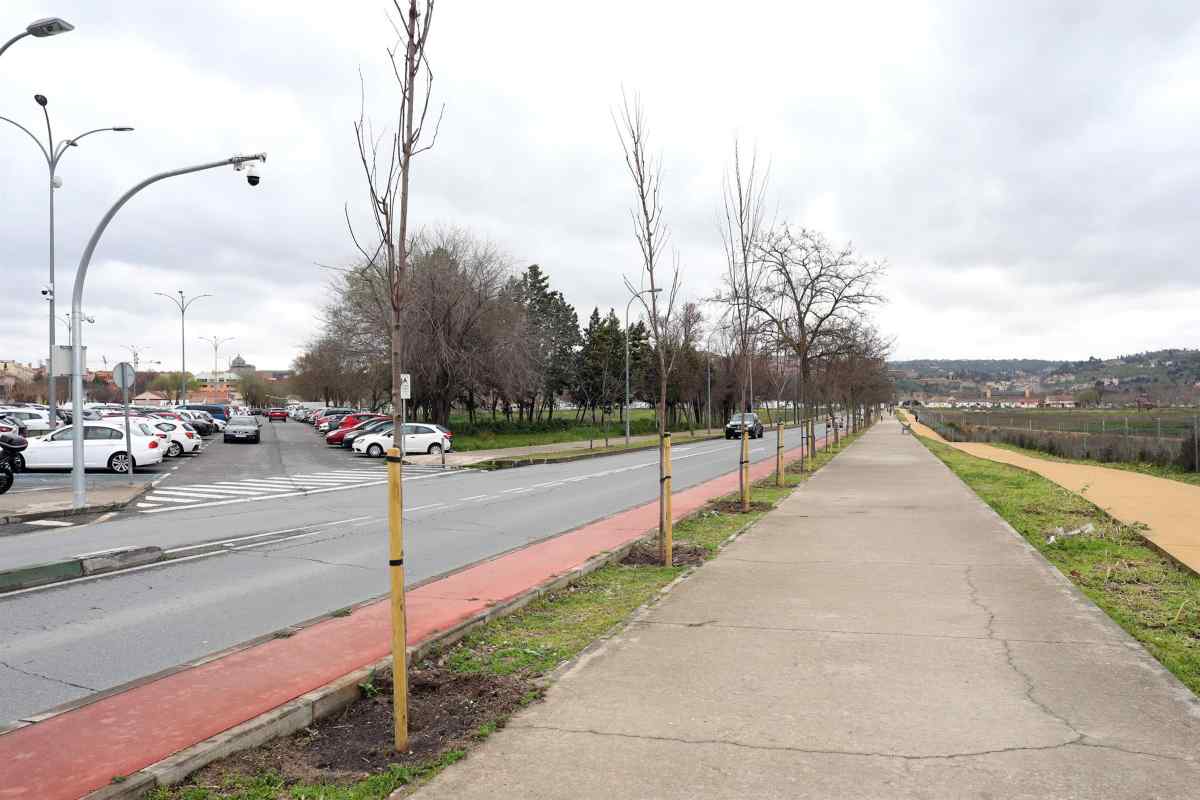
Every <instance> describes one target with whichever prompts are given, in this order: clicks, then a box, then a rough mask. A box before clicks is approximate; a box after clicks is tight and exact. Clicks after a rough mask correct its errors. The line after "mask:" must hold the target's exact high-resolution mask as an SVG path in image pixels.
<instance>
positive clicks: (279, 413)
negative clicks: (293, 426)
mask: <svg viewBox="0 0 1200 800" xmlns="http://www.w3.org/2000/svg"><path fill="white" fill-rule="evenodd" d="M267 419H268V420H270V421H271V422H275V421H276V420H283V421H284V422H287V421H288V414H287V409H286V408H271V409H268V410H267Z"/></svg>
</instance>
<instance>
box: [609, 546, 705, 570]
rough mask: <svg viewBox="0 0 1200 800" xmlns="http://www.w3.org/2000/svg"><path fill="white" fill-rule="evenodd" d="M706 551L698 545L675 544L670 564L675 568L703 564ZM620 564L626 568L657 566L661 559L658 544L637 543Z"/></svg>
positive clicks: (672, 548)
mask: <svg viewBox="0 0 1200 800" xmlns="http://www.w3.org/2000/svg"><path fill="white" fill-rule="evenodd" d="M705 555H706V551H705V549H704V548H703V547H700V546H699V545H695V544H691V543H690V542H675V543H674V544H673V546H672V547H671V563H672V564H673V565H674V566H676V567H690V566H693V565H695V564H702V563H704V556H705ZM621 563H622V564H624V565H625V566H627V567H632V566H639V565H651V566H658V565H659V564H660V563H662V559H661V558H660V557H659V554H658V544H657V543H653V542H638V543H637V544H635V545H634V546H633V549H632V550H630V551H629V552H628V553H627V554H626V556H625V557H624V558H622V559H621Z"/></svg>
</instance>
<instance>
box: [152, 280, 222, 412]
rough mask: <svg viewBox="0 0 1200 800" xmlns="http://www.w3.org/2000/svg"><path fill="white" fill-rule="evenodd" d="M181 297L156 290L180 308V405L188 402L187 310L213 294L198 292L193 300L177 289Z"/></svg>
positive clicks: (157, 293)
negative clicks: (185, 331) (185, 333)
mask: <svg viewBox="0 0 1200 800" xmlns="http://www.w3.org/2000/svg"><path fill="white" fill-rule="evenodd" d="M175 291H176V293H177V294H178V295H179V297H174V296H173V295H169V294H163V293H162V292H155V294H156V295H158V296H159V297H165V298H167V299H168V300H170V301H171V302H172V303H174V304H175V305H176V307H178V308H179V405H185V404H186V403H187V337H186V336H185V335H184V327H185V325H186V324H187V310H188V309H189V308H190V307H191V305H192V303H194V302H196V301H197V300H199V299H200V298H202V297H212V295H211V294H198V295H196V296H195V297H193V298H192V299H191V300H189V299H187V297H186V296H185V295H184V293H183V289H176V290H175Z"/></svg>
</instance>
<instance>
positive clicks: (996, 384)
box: [888, 348, 1200, 402]
mask: <svg viewBox="0 0 1200 800" xmlns="http://www.w3.org/2000/svg"><path fill="white" fill-rule="evenodd" d="M888 366H889V368H890V369H891V371H892V374H893V377H894V378H895V381H896V388H897V391H898V392H899V393H900V394H901V396H905V395H911V394H914V393H918V392H922V393H925V394H926V395H930V396H933V395H950V394H953V395H955V396H957V397H973V396H979V395H982V394H983V393H984V392H985V391H986V389H987V388H988V387H989V386H991V387H992V388H993V390H996V389H999V390H1001V391H1013V390H1017V389H1021V388H1023V387H1025V386H1031V387H1033V389H1034V391H1039V392H1060V393H1072V392H1079V391H1084V390H1086V389H1087V388H1088V387H1091V386H1094V385H1095V384H1096V383H1097V382H1099V383H1101V384H1102V385H1104V386H1105V389H1104V393H1105V395H1106V396H1111V397H1112V398H1113V399H1114V400H1117V399H1121V396H1125V398H1124V399H1126V400H1128V399H1130V398H1131V397H1134V396H1137V395H1142V394H1145V395H1150V396H1151V397H1154V398H1155V399H1157V400H1160V401H1162V402H1177V401H1190V400H1191V399H1192V398H1194V397H1195V396H1196V395H1197V388H1198V387H1197V384H1200V350H1189V349H1176V348H1172V349H1168V350H1156V351H1153V352H1146V353H1133V354H1130V355H1122V356H1116V357H1112V358H1097V357H1095V356H1093V357H1091V358H1088V359H1086V360H1083V361H1048V360H1045V359H1036V358H1002V359H983V358H980V359H950V358H948V359H913V360H909V361H892V362H889V364H888Z"/></svg>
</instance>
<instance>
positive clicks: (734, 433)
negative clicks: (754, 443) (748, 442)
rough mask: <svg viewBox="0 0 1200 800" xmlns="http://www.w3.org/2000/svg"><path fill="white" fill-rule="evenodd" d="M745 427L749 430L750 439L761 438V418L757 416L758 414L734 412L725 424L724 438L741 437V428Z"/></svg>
mask: <svg viewBox="0 0 1200 800" xmlns="http://www.w3.org/2000/svg"><path fill="white" fill-rule="evenodd" d="M743 428H745V429H746V430H748V431H749V432H750V438H751V439H761V438H762V437H763V424H762V420H760V419H759V418H758V414H751V413H746V414H734V415H733V416H732V417H731V418H730V419H729V423H728V424H727V425H726V426H725V438H726V439H740V438H742V429H743Z"/></svg>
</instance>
